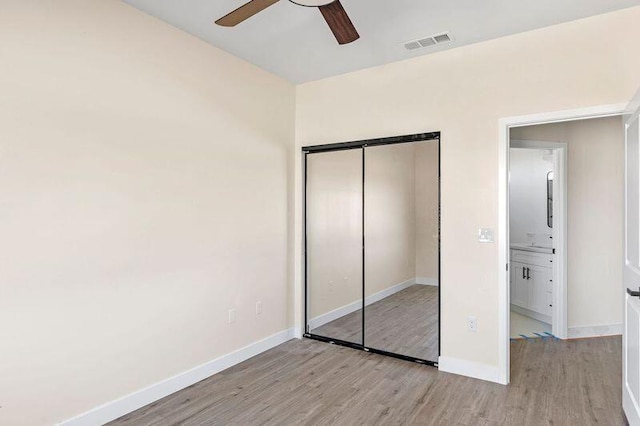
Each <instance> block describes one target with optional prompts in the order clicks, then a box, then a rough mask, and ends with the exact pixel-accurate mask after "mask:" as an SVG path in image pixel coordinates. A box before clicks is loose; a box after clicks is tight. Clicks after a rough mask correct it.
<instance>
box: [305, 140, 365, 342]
mask: <svg viewBox="0 0 640 426" xmlns="http://www.w3.org/2000/svg"><path fill="white" fill-rule="evenodd" d="M362 177H363V175H362V149H352V150H343V151H330V152H320V153H311V154H306V197H305V199H306V205H305V212H306V221H305V223H306V250H307V256H306V274H307V279H306V288H307V310H306V312H307V330H308V332H309V333H311V334H313V335H316V336H321V337H326V338H330V339H337V340H342V341H345V342H349V343H355V344H358V345H362V344H363V341H362V339H363V298H362V294H363V281H362V279H363V277H362V271H363V268H362V262H363V249H362V226H363V225H362V197H363V192H362V191H363V189H362V186H363V183H362Z"/></svg>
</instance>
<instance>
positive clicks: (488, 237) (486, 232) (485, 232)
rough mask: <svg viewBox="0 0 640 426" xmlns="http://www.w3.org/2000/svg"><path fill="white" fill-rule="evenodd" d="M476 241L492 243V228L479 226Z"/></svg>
mask: <svg viewBox="0 0 640 426" xmlns="http://www.w3.org/2000/svg"><path fill="white" fill-rule="evenodd" d="M478 242H479V243H492V242H493V228H480V229H478Z"/></svg>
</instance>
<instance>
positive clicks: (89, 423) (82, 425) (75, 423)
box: [58, 328, 296, 426]
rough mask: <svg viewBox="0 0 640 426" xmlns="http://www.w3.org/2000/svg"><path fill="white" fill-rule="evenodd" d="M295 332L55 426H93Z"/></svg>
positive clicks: (132, 409)
mask: <svg viewBox="0 0 640 426" xmlns="http://www.w3.org/2000/svg"><path fill="white" fill-rule="evenodd" d="M295 333H296V331H295V329H293V328H290V329H288V330H284V331H281V332H279V333H276V334H274V335H272V336H269V337H267V338H265V339H262V340H259V341H257V342H255V343H252V344H250V345H247V346H245V347H244V348H242V349H238V350H237V351H234V352H231V353H229V354H227V355H223V356H221V357H219V358H216V359H214V360H212V361H209V362H207V363H205V364H202V365H200V366H198V367H195V368H192V369H191V370H188V371H185V372H184V373H180V374H178V375H176V376H173V377H170V378H168V379H165V380H163V381H161V382H158V383H156V384H153V385H151V386H148V387H146V388H144V389H140V390H138V391H136V392H133V393H131V394H129V395H126V396H124V397H122V398H119V399H116V400H114V401H111V402H108V403H106V404H104V405H101V406H99V407H96V408H94V409H92V410H89V411H87V412H86V413H83V414H80V415H78V416H76V417H73V418H71V419H68V420H64V421H62V422H60V423H58V425H60V426H95V425H102V424H105V423H107V422H110V421H112V420H115V419H117V418H118V417H122V416H124V415H125V414H128V413H130V412H132V411H135V410H137V409H139V408H142V407H144V406H145V405H148V404H150V403H152V402H155V401H157V400H159V399H161V398H164V397H165V396H168V395H171V394H172V393H175V392H177V391H179V390H181V389H184V388H186V387H188V386H191V385H193V384H195V383H198V382H199V381H201V380H204V379H206V378H208V377H211V376H213V375H214V374H216V373H219V372H221V371H222V370H226V369H227V368H229V367H233V366H234V365H236V364H239V363H241V362H243V361H246V360H247V359H249V358H252V357H254V356H256V355H258V354H260V353H262V352H265V351H267V350H269V349H271V348H274V347H276V346H278V345H280V344H282V343H284V342H286V341H288V340H291V339H292V338H293V337H294V336H295Z"/></svg>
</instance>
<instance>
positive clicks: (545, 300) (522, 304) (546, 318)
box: [511, 247, 553, 324]
mask: <svg viewBox="0 0 640 426" xmlns="http://www.w3.org/2000/svg"><path fill="white" fill-rule="evenodd" d="M547 250H549V251H550V250H551V249H547ZM552 305H553V255H552V254H551V253H545V252H535V251H531V250H530V249H526V250H525V249H518V248H514V247H512V248H511V308H512V309H513V310H514V311H516V312H518V313H520V314H522V315H526V316H529V317H532V318H535V319H537V320H539V321H543V322H546V323H549V324H551V318H552V312H553V307H552Z"/></svg>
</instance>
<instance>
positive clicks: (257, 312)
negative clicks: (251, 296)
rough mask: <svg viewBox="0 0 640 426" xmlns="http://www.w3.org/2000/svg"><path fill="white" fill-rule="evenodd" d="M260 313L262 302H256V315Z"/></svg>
mask: <svg viewBox="0 0 640 426" xmlns="http://www.w3.org/2000/svg"><path fill="white" fill-rule="evenodd" d="M260 314H262V302H256V315H260Z"/></svg>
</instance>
